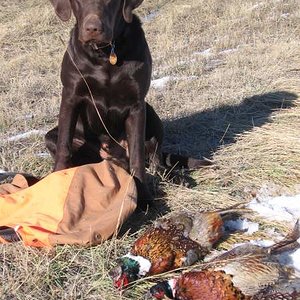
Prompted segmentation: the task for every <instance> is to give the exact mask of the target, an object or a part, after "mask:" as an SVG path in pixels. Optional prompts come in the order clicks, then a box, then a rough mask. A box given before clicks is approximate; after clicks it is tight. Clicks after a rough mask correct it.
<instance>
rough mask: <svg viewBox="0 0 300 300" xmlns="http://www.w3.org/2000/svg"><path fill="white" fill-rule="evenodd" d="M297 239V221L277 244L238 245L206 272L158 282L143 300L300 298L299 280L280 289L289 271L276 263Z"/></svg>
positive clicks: (212, 261) (296, 243) (296, 244)
mask: <svg viewBox="0 0 300 300" xmlns="http://www.w3.org/2000/svg"><path fill="white" fill-rule="evenodd" d="M299 237H300V224H299V221H298V222H297V223H296V225H295V227H294V230H293V231H292V232H291V233H290V234H288V235H287V236H286V237H285V238H284V239H283V240H282V241H280V242H279V243H277V244H274V245H273V246H271V247H268V248H262V247H259V246H254V245H242V246H238V247H236V248H234V249H232V250H231V251H228V252H225V253H224V254H221V255H219V256H217V257H216V258H214V259H212V260H210V261H208V263H207V266H208V268H207V269H203V270H199V271H191V272H187V273H183V274H182V275H181V276H179V277H177V278H173V279H170V280H168V281H164V282H161V283H158V284H157V285H155V286H153V287H152V288H151V289H150V291H149V292H148V294H147V296H146V299H176V300H206V299H209V300H240V299H245V300H246V299H247V300H248V299H249V300H250V299H251V300H274V299H282V300H284V299H287V300H292V299H300V283H299V280H300V279H298V281H297V282H296V283H294V285H295V288H294V289H291V290H283V291H282V290H281V288H280V287H281V286H282V285H283V284H284V283H285V281H287V280H288V279H289V277H290V276H291V273H292V270H291V269H289V268H287V267H284V266H282V265H280V263H279V262H278V260H277V255H278V254H281V253H283V252H285V251H288V250H294V249H296V248H297V247H299V246H300V244H299V243H298V242H297V239H299ZM276 284H277V285H278V286H277V288H275V289H273V288H272V286H274V285H276ZM297 288H298V291H297ZM298 296H299V297H298ZM166 297H167V298H166ZM276 297H277V298H276ZM292 297H298V298H292Z"/></svg>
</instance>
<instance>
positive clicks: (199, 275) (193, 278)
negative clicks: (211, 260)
mask: <svg viewBox="0 0 300 300" xmlns="http://www.w3.org/2000/svg"><path fill="white" fill-rule="evenodd" d="M175 299H178V300H199V299H207V300H208V299H209V300H243V299H246V297H245V296H244V295H243V294H242V292H241V291H240V290H239V289H238V288H236V287H235V286H234V285H233V284H232V281H231V276H229V275H227V274H225V273H224V272H222V271H211V270H204V271H202V272H189V273H186V274H183V275H182V276H180V277H179V278H178V280H177V283H176V289H175Z"/></svg>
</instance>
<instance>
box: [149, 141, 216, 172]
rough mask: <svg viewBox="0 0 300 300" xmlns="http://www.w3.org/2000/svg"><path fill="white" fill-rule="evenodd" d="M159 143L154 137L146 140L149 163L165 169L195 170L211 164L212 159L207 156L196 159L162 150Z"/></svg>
mask: <svg viewBox="0 0 300 300" xmlns="http://www.w3.org/2000/svg"><path fill="white" fill-rule="evenodd" d="M158 145H159V143H158V142H157V139H156V138H155V137H152V138H151V139H150V140H148V141H146V143H145V148H146V155H147V157H148V158H149V162H150V164H151V163H153V164H154V165H156V166H159V167H161V168H166V169H186V170H197V169H200V168H203V167H207V166H211V165H213V161H212V160H210V159H207V158H204V159H196V158H192V157H187V156H184V155H180V154H174V153H167V152H162V153H161V150H160V149H159V147H158Z"/></svg>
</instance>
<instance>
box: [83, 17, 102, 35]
mask: <svg viewBox="0 0 300 300" xmlns="http://www.w3.org/2000/svg"><path fill="white" fill-rule="evenodd" d="M83 29H84V31H85V32H86V34H99V33H102V32H103V28H102V23H101V21H100V19H99V17H98V16H96V15H88V16H87V17H86V18H85V19H84V25H83Z"/></svg>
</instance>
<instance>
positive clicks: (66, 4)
mask: <svg viewBox="0 0 300 300" xmlns="http://www.w3.org/2000/svg"><path fill="white" fill-rule="evenodd" d="M50 2H51V3H52V5H53V7H54V9H55V12H56V14H57V15H58V17H59V18H60V19H61V20H62V21H69V20H70V18H71V13H72V9H71V3H70V1H69V0H50Z"/></svg>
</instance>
